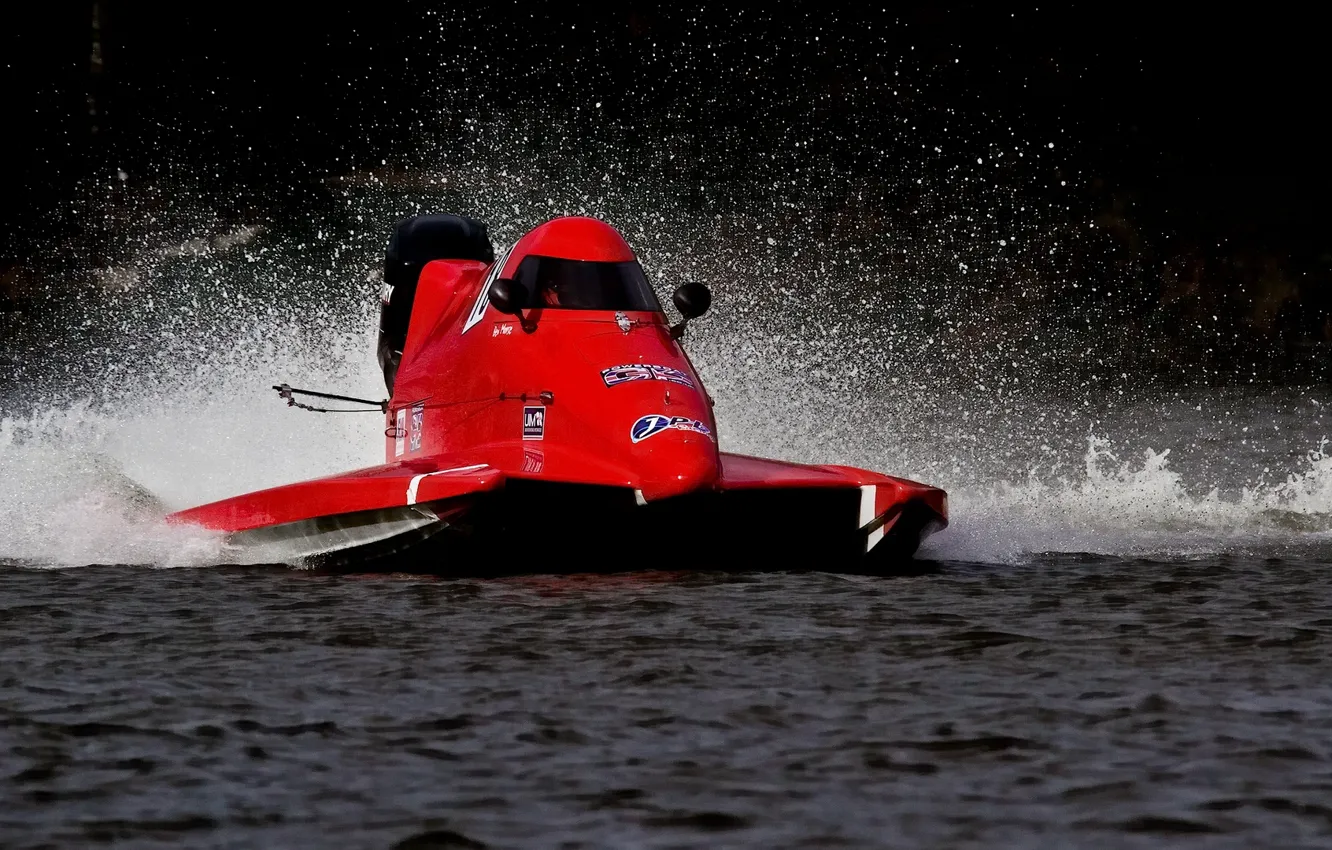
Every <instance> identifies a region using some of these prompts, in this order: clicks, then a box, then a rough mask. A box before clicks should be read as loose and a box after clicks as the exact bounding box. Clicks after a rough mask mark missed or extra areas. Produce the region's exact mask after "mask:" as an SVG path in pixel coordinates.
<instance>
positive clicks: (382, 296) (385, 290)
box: [379, 283, 393, 307]
mask: <svg viewBox="0 0 1332 850" xmlns="http://www.w3.org/2000/svg"><path fill="white" fill-rule="evenodd" d="M392 300H393V284H391V283H386V284H384V285H383V286H381V287H380V288H379V303H380V304H381V305H382V306H384V307H387V306H388V305H389V302H390V301H392Z"/></svg>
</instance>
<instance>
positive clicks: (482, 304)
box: [461, 247, 513, 333]
mask: <svg viewBox="0 0 1332 850" xmlns="http://www.w3.org/2000/svg"><path fill="white" fill-rule="evenodd" d="M511 251H513V248H512V247H511V248H509V250H508V251H505V252H504V254H503V256H501V257H500V258H499V259H498V260H496V261H495V265H493V266H491V267H490V273H489V274H487V275H486V279H485V280H483V281H481V291H480V292H478V293H477V294H476V303H475V304H473V305H472V312H471V313H468V314H467V321H466V322H465V323H464V324H463V329H462V331H461V332H462V333H467V332H468V331H470V330H471V329H472V326H473V325H475V324H476V323H477V322H479V321H481V319H482V317H483V316H485V315H486V308H487V307H489V306H490V285H491V284H492V283H494V282H495V278H497V277H499V274H500V272H501V271H503V269H504V264H505V263H507V262H508V261H509V253H510V252H511Z"/></svg>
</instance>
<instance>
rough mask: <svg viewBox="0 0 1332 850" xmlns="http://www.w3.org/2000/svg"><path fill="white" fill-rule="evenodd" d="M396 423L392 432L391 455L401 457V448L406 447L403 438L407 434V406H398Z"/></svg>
mask: <svg viewBox="0 0 1332 850" xmlns="http://www.w3.org/2000/svg"><path fill="white" fill-rule="evenodd" d="M397 424H398V427H397V428H396V429H395V430H394V432H393V435H394V440H393V456H394V457H402V453H403V450H404V449H406V447H407V445H406V439H405V438H406V436H407V408H405V407H399V408H398V416H397Z"/></svg>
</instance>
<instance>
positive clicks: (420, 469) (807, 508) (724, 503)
mask: <svg viewBox="0 0 1332 850" xmlns="http://www.w3.org/2000/svg"><path fill="white" fill-rule="evenodd" d="M673 300H674V302H675V306H676V307H677V308H678V309H679V311H680V313H681V315H682V316H683V320H682V321H681V322H679V323H678V324H676V325H674V326H672V325H671V324H670V323H669V322H668V321H667V318H666V315H665V313H664V311H663V310H662V307H661V305H660V304H659V303H658V301H657V299H656V296H655V295H654V294H653V290H652V287H651V286H650V285H649V284H648V282H647V280H646V278H645V277H644V274H643V270H642V268H641V267H640V266H639V264H638V260H637V258H636V257H635V256H634V253H633V251H632V250H630V248H629V246H628V245H627V244H626V243H625V240H624V239H623V238H622V237H621V236H620V234H619V233H618V232H616V231H615V229H614V228H612V227H611V226H610V225H608V224H605V223H604V222H601V221H598V220H596V219H591V218H577V217H576V218H558V219H554V220H552V221H549V222H546V223H545V224H543V225H541V226H540V227H537V228H536V229H534V230H532V231H530V232H529V233H528V234H527V235H525V236H523V238H522V239H520V240H519V241H518V242H517V244H515V245H514V246H513V247H512V248H510V249H509V250H508V251H506V252H505V253H504V254H503V255H502V256H500V257H499V258H498V259H496V258H495V256H494V250H493V248H492V246H491V243H490V240H489V237H488V235H487V233H486V228H485V225H484V224H482V223H481V222H478V221H476V220H474V219H470V218H465V217H461V216H449V215H422V216H415V217H413V218H408V219H405V220H403V221H402V222H400V223H399V224H398V226H397V228H396V229H395V231H394V233H393V236H392V238H391V239H390V242H389V248H388V253H387V257H386V260H385V271H384V287H383V292H382V295H381V304H382V306H381V315H380V333H379V362H380V365H381V366H382V367H383V370H384V379H385V383H386V385H387V387H388V391H389V394H390V398H389V399H388V400H387V401H384V402H378V404H379V405H380V406H381V409H382V410H383V411H384V413H385V416H386V419H385V426H386V430H385V436H386V439H385V461H386V462H385V463H384V464H383V465H382V466H375V467H370V468H368V469H360V470H356V471H354V472H348V473H345V474H342V475H335V476H332V477H328V478H320V479H316V480H312V481H305V482H301V483H297V484H289V485H286V486H282V487H275V488H272V489H269V490H263V491H260V492H256V493H249V494H246V495H242V496H236V497H233V498H229V499H224V500H222V501H220V502H214V503H212V504H207V505H202V506H200V507H196V508H191V509H189V510H185V511H181V512H179V513H175V514H172V515H171V516H170V517H169V518H168V519H169V520H170V521H172V522H178V523H190V524H194V525H198V526H202V527H204V528H208V529H214V530H217V531H222V532H226V533H227V534H228V536H229V537H228V539H229V542H230V543H232V544H234V545H235V546H238V547H243V548H244V549H245V550H247V552H246V553H245V557H246V558H247V559H248V560H251V561H254V560H268V561H280V562H296V561H301V562H304V563H306V564H311V565H315V566H332V567H353V568H356V569H393V570H402V569H408V570H416V569H425V570H429V571H432V572H439V573H444V574H456V575H498V574H512V573H524V572H525V573H540V572H590V571H609V570H629V569H647V568H668V569H680V568H710V569H713V568H719V569H757V568H774V567H778V568H787V567H797V568H811V567H813V568H818V569H833V570H841V571H847V572H870V573H877V572H890V571H892V570H893V569H894V568H896V567H899V566H901V564H902V562H903V561H904V560H906V559H909V558H910V557H911V555H912V554H913V553H914V552H915V550H916V548H917V546H918V545H919V544H920V541H921V540H922V539H923V538H924V537H925V536H927V535H929V534H931V533H932V532H934V531H936V530H938V529H940V528H942V527H944V526H945V525H947V522H948V508H947V496H946V495H945V493H944V492H943V491H942V490H940V489H937V488H935V487H930V486H927V485H924V484H919V483H917V482H914V481H908V480H906V479H902V478H893V477H890V476H887V475H881V474H879V473H876V472H868V471H866V470H862V469H855V468H852V467H847V466H829V465H814V466H810V465H803V464H796V463H787V462H784V461H779V460H766V459H763V458H757V457H747V456H744V455H737V454H730V453H728V452H723V451H720V450H719V448H718V443H717V424H716V420H715V419H714V418H713V414H712V404H713V402H712V399H711V398H710V397H709V395H708V393H707V391H706V390H705V389H704V387H703V382H702V381H701V380H700V379H699V376H698V373H697V372H696V371H695V370H694V367H693V365H692V364H691V363H690V361H689V358H688V356H687V355H686V354H685V352H684V350H683V348H682V347H681V345H680V339H681V338H682V337H683V335H684V331H685V327H686V325H687V324H688V322H689V321H690V320H692V319H695V318H697V317H698V316H700V315H702V314H703V313H705V312H706V311H707V309H708V307H709V305H710V303H711V295H710V293H709V291H708V289H707V288H706V287H705V286H703V285H702V284H698V283H686V284H684V285H683V286H681V287H680V288H679V289H678V290H676V292H675V294H674V299H673ZM278 389H279V390H280V391H281V392H282V394H283V396H284V397H285V398H287V400H288V403H289V404H295V403H296V402H295V401H294V398H293V397H292V393H293V392H297V393H299V392H302V391H300V390H295V391H293V390H291V388H290V387H287V386H286V385H283V386H282V387H279V388H278ZM312 395H319V394H317V393H313V394H312ZM325 397H330V396H325ZM331 397H332V398H339V397H338V396H331ZM371 403H374V402H371ZM301 406H306V405H301ZM311 409H316V408H311ZM672 544H675V545H672Z"/></svg>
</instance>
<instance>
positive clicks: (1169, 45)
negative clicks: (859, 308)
mask: <svg viewBox="0 0 1332 850" xmlns="http://www.w3.org/2000/svg"><path fill="white" fill-rule="evenodd" d="M94 9H95V10H96V13H95V14H94ZM94 19H96V21H97V24H98V26H97V27H96V28H94V25H93V21H94ZM9 29H10V34H9V36H8V38H9V41H10V44H9V45H8V49H7V50H6V55H7V57H9V58H8V59H7V62H6V68H5V73H6V75H7V79H6V81H5V85H4V87H3V88H4V97H5V98H6V99H7V102H6V103H5V104H4V111H3V114H4V115H5V116H6V118H7V128H6V131H5V135H6V136H7V138H8V142H9V143H8V144H7V145H6V147H7V148H8V150H9V151H10V154H9V156H10V157H11V159H10V161H9V162H8V163H7V164H6V166H5V167H4V168H3V172H4V177H3V180H4V189H3V192H0V205H2V207H0V221H2V222H3V243H0V259H2V260H3V261H4V262H5V263H6V264H7V266H8V267H9V268H10V269H11V272H12V270H13V269H15V268H24V269H28V268H32V267H35V266H40V265H41V263H42V262H43V261H44V259H43V258H44V257H47V256H49V254H50V253H51V252H50V246H51V245H52V244H64V243H65V242H68V241H69V240H75V241H77V240H78V239H80V238H84V239H85V240H92V239H94V237H95V236H96V235H97V233H96V227H95V224H94V223H93V222H91V221H90V218H92V217H90V216H88V215H86V214H80V212H79V209H80V208H79V207H78V206H77V205H76V204H75V203H74V202H75V201H76V200H77V199H78V198H79V197H81V194H80V193H86V192H88V187H89V186H90V185H96V184H98V183H105V182H106V181H109V180H114V179H115V177H114V175H116V173H117V172H118V171H123V172H124V173H125V175H126V178H125V180H124V183H125V184H126V185H127V186H130V187H133V186H136V185H139V186H142V185H147V184H150V183H153V182H154V181H160V180H163V179H168V178H170V179H178V180H186V181H188V182H189V183H190V185H192V186H195V187H197V189H198V190H199V191H200V192H201V193H204V194H205V195H207V194H209V193H213V194H214V195H216V197H215V198H214V203H215V205H217V206H219V207H220V208H225V207H226V206H227V205H228V204H231V205H234V206H236V207H237V208H238V209H240V208H243V209H244V210H245V213H246V214H253V213H254V212H255V210H256V209H260V210H262V211H263V212H264V213H265V214H268V215H281V214H284V212H290V211H292V210H297V209H299V205H300V204H301V203H302V202H303V201H302V198H303V197H304V196H303V195H302V192H303V191H305V190H306V189H308V187H309V186H311V185H312V184H313V183H314V182H316V181H317V180H318V179H320V178H322V177H324V176H326V175H335V174H340V173H345V172H349V171H355V170H360V169H366V168H374V167H382V165H384V164H388V165H392V164H393V163H395V162H403V163H410V162H411V161H419V159H420V153H421V145H422V141H423V139H426V138H428V139H429V140H430V142H431V144H434V145H438V146H441V147H444V148H448V147H449V146H450V145H451V144H453V143H454V141H455V140H454V137H455V136H456V137H457V140H458V143H459V144H461V139H462V134H463V132H464V122H465V121H466V120H467V119H475V120H480V121H487V120H493V119H494V118H495V117H496V116H499V115H509V116H511V115H514V114H522V113H524V112H527V113H535V114H545V115H558V116H566V117H570V116H571V117H572V121H573V126H575V127H578V128H580V129H578V130H577V131H576V132H575V134H574V135H573V136H570V135H569V133H568V131H565V133H564V135H561V136H559V137H554V136H552V138H551V139H548V140H544V142H543V140H542V139H540V138H537V139H533V140H532V144H533V145H535V146H538V147H539V146H540V145H542V144H543V143H544V144H546V145H547V146H548V147H556V148H559V147H563V148H568V150H564V151H563V153H564V154H565V155H567V156H569V157H572V158H574V159H580V158H581V159H584V160H589V161H595V160H596V159H597V158H598V157H605V156H606V155H607V151H606V150H605V149H604V148H605V145H599V144H598V129H597V128H598V126H604V127H610V126H615V127H617V128H619V133H620V135H619V136H617V137H616V138H617V139H619V140H621V141H622V140H623V139H625V138H628V139H631V140H634V141H632V142H631V144H632V145H634V146H635V149H634V151H633V152H634V153H636V154H638V155H637V156H632V157H630V159H631V160H633V161H641V162H650V161H651V157H650V156H646V154H649V153H651V152H652V151H653V150H654V144H655V142H656V141H657V140H659V139H660V137H661V134H662V132H663V129H662V128H663V127H667V128H672V129H683V130H686V131H687V144H686V149H685V153H686V156H685V157H684V158H683V159H684V161H685V162H686V163H687V164H686V165H684V166H679V165H678V164H677V166H675V167H676V173H675V176H676V177H678V178H682V179H685V180H687V181H691V182H695V183H698V182H707V181H712V182H716V183H718V184H722V183H726V182H727V181H730V184H728V185H735V186H737V187H740V188H738V189H736V191H737V192H741V193H742V192H743V191H744V190H743V186H744V181H745V180H746V179H748V178H754V179H758V178H760V177H768V176H772V175H774V174H781V173H782V172H783V171H789V170H790V169H793V168H795V167H797V166H799V165H800V164H802V162H805V163H807V162H808V161H809V160H810V159H811V158H813V159H823V160H826V161H828V162H831V163H834V164H835V165H836V166H837V167H838V168H840V169H843V170H844V171H846V172H849V173H852V174H857V173H859V174H864V175H869V174H871V173H872V172H873V171H874V170H875V169H877V168H882V163H883V162H884V160H885V157H887V158H889V159H893V160H894V161H898V162H905V163H906V166H905V167H908V168H909V167H913V166H911V164H910V162H908V161H907V160H908V159H909V156H910V155H912V154H911V151H913V150H916V149H919V148H922V147H924V146H929V145H932V144H935V143H944V144H948V143H953V144H954V147H956V146H957V142H958V137H962V142H963V146H964V147H965V146H970V147H971V148H974V149H977V150H979V149H983V148H984V145H985V144H986V143H987V142H988V143H999V142H1002V141H1003V140H1004V139H1005V138H1021V139H1024V140H1028V141H1030V140H1044V139H1047V138H1048V139H1050V140H1051V141H1055V142H1057V159H1056V160H1054V161H1052V163H1051V166H1050V167H1051V168H1053V169H1055V174H1054V175H1053V176H1057V177H1058V178H1059V180H1062V181H1064V182H1065V183H1066V184H1067V185H1066V187H1064V188H1062V189H1060V190H1059V192H1060V197H1059V198H1057V199H1055V198H1052V196H1051V189H1050V185H1053V182H1050V183H1048V184H1047V183H1038V182H1033V183H1032V184H1031V185H1030V187H1029V188H1027V189H1021V190H1020V191H1026V192H1029V194H1030V196H1031V200H1032V202H1033V203H1036V204H1041V203H1051V202H1053V201H1055V200H1057V201H1058V202H1059V203H1061V204H1065V205H1067V208H1068V209H1069V210H1071V211H1074V212H1076V213H1078V214H1081V213H1082V212H1084V211H1085V212H1087V213H1089V214H1091V215H1100V216H1101V217H1102V220H1107V216H1108V220H1109V221H1110V225H1109V229H1110V230H1111V231H1115V232H1120V233H1123V234H1128V235H1127V236H1126V237H1125V238H1126V239H1127V240H1128V241H1129V242H1131V243H1132V249H1133V250H1134V251H1136V252H1138V253H1140V254H1141V255H1142V256H1143V257H1146V258H1147V259H1148V260H1149V261H1150V262H1148V265H1150V264H1152V263H1155V264H1157V265H1160V264H1162V263H1169V262H1171V261H1172V259H1173V260H1176V261H1179V262H1182V263H1183V264H1184V265H1191V266H1192V267H1194V268H1195V271H1194V272H1193V274H1194V276H1195V277H1197V276H1199V275H1204V274H1205V275H1206V276H1209V277H1210V278H1212V279H1214V280H1216V281H1220V282H1219V283H1216V284H1214V285H1213V288H1214V289H1218V288H1219V289H1220V290H1224V291H1225V292H1227V293H1229V295H1232V296H1233V295H1235V294H1236V293H1237V292H1239V291H1240V290H1243V289H1244V288H1245V287H1248V288H1249V290H1252V289H1253V287H1255V286H1257V285H1258V284H1257V283H1256V281H1257V278H1258V277H1259V276H1260V273H1259V272H1258V271H1256V270H1255V269H1258V268H1259V267H1263V268H1265V269H1267V270H1268V272H1264V273H1272V274H1277V275H1278V276H1280V277H1282V279H1283V280H1285V281H1286V283H1285V284H1283V285H1282V286H1283V287H1284V288H1282V289H1281V290H1280V292H1282V293H1287V294H1285V295H1281V296H1280V297H1283V298H1285V299H1286V301H1288V302H1292V304H1294V305H1296V306H1299V308H1300V309H1301V310H1303V314H1302V317H1301V318H1299V319H1298V320H1296V319H1289V318H1288V319H1287V321H1294V322H1296V323H1297V324H1300V323H1302V324H1300V327H1301V328H1302V331H1301V333H1304V335H1305V336H1306V337H1310V335H1312V337H1310V338H1315V337H1316V339H1315V340H1314V341H1315V342H1319V343H1323V342H1327V341H1328V338H1329V337H1332V324H1330V323H1332V312H1330V311H1329V310H1328V308H1327V306H1326V302H1327V300H1328V280H1327V278H1328V272H1329V269H1332V236H1329V232H1330V231H1329V227H1328V225H1329V223H1332V222H1329V215H1328V213H1327V204H1326V201H1325V199H1326V198H1327V196H1328V190H1329V189H1332V176H1330V175H1332V169H1330V168H1329V166H1328V163H1327V146H1326V144H1325V141H1324V138H1323V136H1322V135H1321V134H1320V130H1319V125H1320V121H1321V119H1324V118H1325V117H1326V116H1325V115H1322V114H1320V113H1321V112H1322V111H1323V110H1325V107H1326V95H1325V93H1326V90H1327V83H1328V78H1329V74H1328V72H1327V62H1326V59H1325V57H1324V55H1323V53H1322V50H1321V46H1320V45H1319V43H1318V39H1319V26H1318V24H1317V21H1315V20H1312V19H1308V18H1305V17H1303V16H1302V15H1301V14H1299V13H1298V12H1296V11H1293V10H1283V9H1281V8H1280V7H1276V6H1271V5H1265V6H1263V7H1262V8H1261V9H1258V10H1255V9H1249V10H1248V11H1247V12H1244V13H1240V12H1237V11H1229V10H1223V9H1221V8H1219V7H1218V8H1215V9H1211V10H1208V12H1207V13H1206V14H1205V15H1204V14H1182V13H1180V14H1176V13H1164V12H1161V11H1160V10H1159V9H1156V8H1152V7H1136V8H1135V7H1130V6H1124V5H1115V6H1102V7H1095V8H1092V7H1085V8H1084V9H1083V10H1081V11H1070V10H1066V9H1046V8H1045V7H1044V6H1043V5H1042V6H1041V7H1038V8H1036V7H1029V6H1024V7H1015V6H1009V7H1005V8H995V7H992V6H991V5H989V4H975V5H961V6H954V7H952V8H949V9H939V8H937V7H935V6H933V5H928V6H927V5H926V4H906V5H895V6H888V7H886V8H878V9H874V10H869V11H858V12H847V11H841V12H839V11H832V10H830V9H828V8H824V7H822V6H820V5H818V4H787V5H780V6H769V7H767V8H765V9H764V10H762V11H759V12H752V11H748V12H738V11H735V10H722V9H718V8H716V7H715V6H711V5H710V6H707V7H703V6H696V7H688V6H680V5H676V4H627V5H623V6H617V7H604V6H602V5H601V4H595V5H588V6H580V5H577V4H568V5H554V4H543V5H542V6H541V7H528V6H526V5H523V4H503V3H493V4H492V3H479V4H478V3H473V4H468V5H467V6H466V7H453V8H442V7H436V6H435V4H412V3H398V4H393V3H381V4H360V5H356V6H353V7H343V8H338V7H334V6H325V7H322V8H321V10H320V11H319V12H318V13H315V14H310V13H305V14H304V15H302V16H300V17H296V16H293V15H289V14H287V13H285V12H279V11H278V10H277V9H276V7H274V6H271V5H263V4H257V3H229V4H226V5H220V4H208V3H204V4H189V5H186V6H182V7H177V8H174V9H172V10H171V11H170V12H163V11H159V10H158V8H157V7H155V6H152V5H150V4H131V3H125V2H117V0H104V2H101V3H97V4H92V3H64V4H59V3H56V4H46V5H34V6H30V7H27V8H25V9H24V11H23V13H22V18H21V19H19V20H16V21H11V26H10V27H9ZM94 42H96V43H97V44H98V46H99V51H100V53H99V55H100V61H94V60H93V58H92V56H93V44H94ZM595 104H600V105H599V106H596V105H595ZM538 123H539V122H538ZM801 138H804V139H805V140H806V142H812V144H809V143H807V144H806V145H805V146H804V148H803V149H800V148H798V147H795V146H794V145H793V142H792V140H793V139H794V140H799V139H801ZM811 147H812V148H813V150H812V151H811ZM616 153H617V154H618V153H622V152H621V151H616ZM414 158H415V159H414ZM922 162H925V161H924V160H922ZM936 166H937V167H938V168H943V167H944V166H943V165H942V164H937V163H936ZM644 167H645V168H646V167H648V166H647V165H645V166H644ZM920 167H921V168H925V169H928V168H930V167H932V166H931V165H930V164H928V163H927V162H925V164H923V165H921V166H920ZM889 194H890V197H888V198H887V200H886V203H889V204H891V203H893V198H892V197H891V192H890V193H889ZM239 214H240V213H238V215H239ZM1071 214H1072V213H1071ZM106 237H107V234H105V233H103V234H101V238H102V239H103V240H105V239H106ZM62 240H63V242H62ZM1181 258H1182V260H1181ZM1145 262H1146V261H1145ZM1140 265H1141V264H1140ZM1204 268H1205V269H1207V271H1206V272H1200V271H1197V269H1204ZM1237 269H1239V271H1237ZM1245 269H1247V271H1245ZM1273 269H1276V271H1275V272H1272V270H1273ZM10 278H11V279H12V278H13V274H12V273H11V274H10ZM10 289H11V291H12V292H18V291H19V289H18V287H17V286H14V285H11V286H10ZM1142 289H1143V291H1144V292H1147V293H1148V294H1147V295H1146V296H1144V297H1148V298H1152V297H1161V296H1160V294H1159V292H1156V290H1155V289H1154V288H1153V286H1147V287H1145V288H1142ZM1249 290H1246V291H1249ZM1291 292H1293V293H1294V294H1293V295H1292V294H1289V293H1291ZM1152 293H1155V294H1152ZM8 297H10V300H11V303H12V301H13V300H14V299H15V298H17V297H18V296H17V295H11V296H8ZM1273 297H1278V296H1276V295H1274V296H1273ZM1241 300H1242V299H1241ZM1310 305H1312V306H1310ZM1200 309H1210V308H1207V307H1202V308H1200ZM1285 309H1286V310H1287V313H1289V312H1290V310H1291V309H1292V308H1291V307H1290V305H1287V308H1285ZM1236 310H1240V311H1241V312H1242V308H1239V307H1237V308H1236Z"/></svg>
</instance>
